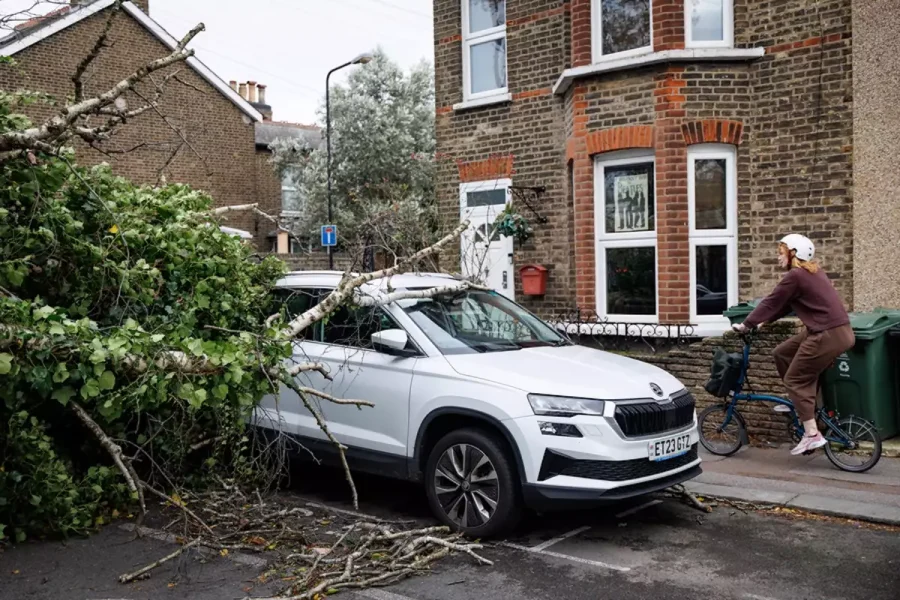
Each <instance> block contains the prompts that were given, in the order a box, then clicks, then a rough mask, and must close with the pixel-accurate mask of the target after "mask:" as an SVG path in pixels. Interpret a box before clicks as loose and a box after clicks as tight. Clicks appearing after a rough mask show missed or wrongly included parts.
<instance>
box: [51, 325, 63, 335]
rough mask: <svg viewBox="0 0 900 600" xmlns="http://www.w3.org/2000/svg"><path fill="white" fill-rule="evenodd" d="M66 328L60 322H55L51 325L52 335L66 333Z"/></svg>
mask: <svg viewBox="0 0 900 600" xmlns="http://www.w3.org/2000/svg"><path fill="white" fill-rule="evenodd" d="M65 334H66V328H65V327H63V326H62V325H60V324H59V323H54V324H53V325H51V326H50V335H65Z"/></svg>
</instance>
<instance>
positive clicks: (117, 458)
mask: <svg viewBox="0 0 900 600" xmlns="http://www.w3.org/2000/svg"><path fill="white" fill-rule="evenodd" d="M72 410H73V411H75V414H76V415H77V416H78V418H79V419H81V422H82V423H84V424H85V425H86V426H87V428H88V429H90V430H91V433H93V434H94V435H95V436H96V437H97V439H98V440H100V445H101V446H103V448H104V449H105V450H106V451H107V452H109V455H110V456H111V457H112V459H113V462H114V463H115V464H116V466H117V467H118V468H119V470H120V471H121V472H122V475H123V476H124V477H125V481H126V483H128V489H130V490H131V493H133V494H136V495H137V497H138V500H139V501H140V503H141V513H143V514H146V512H147V504H146V503H145V502H144V492H143V489H142V482H141V480H140V478H139V477H138V476H137V473H135V472H134V469H133V468H132V466H131V464H129V463H128V460H127V459H126V458H125V456H124V455H123V454H122V447H121V446H119V445H118V444H117V443H115V442H114V441H112V440H111V439H110V437H109V436H108V435H106V433H105V432H104V431H103V429H102V428H101V427H100V426H99V425H97V423H96V421H94V420H93V419H92V418H91V417H90V415H89V414H87V411H86V410H84V409H83V408H81V406H80V405H79V404H78V403H77V402H72Z"/></svg>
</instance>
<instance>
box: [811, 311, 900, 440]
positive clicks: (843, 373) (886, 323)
mask: <svg viewBox="0 0 900 600" xmlns="http://www.w3.org/2000/svg"><path fill="white" fill-rule="evenodd" d="M898 323H900V311H894V312H888V311H879V312H870V313H850V325H851V326H852V327H853V333H854V334H855V335H856V345H854V346H853V348H851V349H850V350H848V351H847V352H845V353H844V354H842V355H841V356H839V357H838V359H837V360H836V361H835V362H834V365H833V366H831V367H830V368H829V369H828V370H827V371H825V374H824V381H823V385H822V394H823V397H824V402H825V407H826V408H828V409H831V410H835V411H837V412H838V413H839V414H840V415H842V416H847V415H856V416H859V417H863V418H865V419H869V420H870V421H872V422H873V423H875V426H876V427H877V428H878V431H879V432H880V433H881V436H882V438H889V437H892V436H895V435H897V433H898V431H900V414H898V413H900V410H898V402H897V398H896V394H897V391H898V390H897V376H896V375H895V370H896V366H895V365H896V364H897V363H896V360H897V358H898V357H897V348H896V345H895V344H893V343H889V340H888V335H887V334H888V331H890V329H891V328H892V327H894V326H895V325H897V324H898Z"/></svg>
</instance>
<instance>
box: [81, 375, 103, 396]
mask: <svg viewBox="0 0 900 600" xmlns="http://www.w3.org/2000/svg"><path fill="white" fill-rule="evenodd" d="M99 395H100V384H99V383H98V382H97V380H96V379H88V380H87V381H85V382H84V385H83V386H81V397H82V398H84V399H85V400H87V399H88V398H96V397H97V396H99Z"/></svg>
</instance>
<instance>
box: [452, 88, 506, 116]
mask: <svg viewBox="0 0 900 600" xmlns="http://www.w3.org/2000/svg"><path fill="white" fill-rule="evenodd" d="M511 101H512V94H510V93H506V94H497V95H496V96H486V97H484V98H475V99H474V100H466V101H465V102H458V103H456V104H454V105H453V111H454V112H460V111H463V110H469V109H472V108H479V107H482V106H491V105H493V104H503V103H504V102H511Z"/></svg>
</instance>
